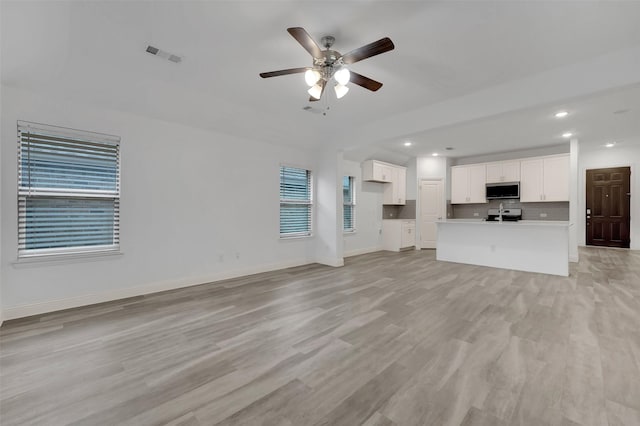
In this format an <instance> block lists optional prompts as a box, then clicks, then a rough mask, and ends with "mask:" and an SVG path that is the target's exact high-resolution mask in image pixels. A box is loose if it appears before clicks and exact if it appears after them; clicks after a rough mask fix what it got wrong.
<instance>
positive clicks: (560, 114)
mask: <svg viewBox="0 0 640 426" xmlns="http://www.w3.org/2000/svg"><path fill="white" fill-rule="evenodd" d="M567 115H569V113H568V112H567V111H558V112H556V115H555V117H556V118H565V117H566V116H567Z"/></svg>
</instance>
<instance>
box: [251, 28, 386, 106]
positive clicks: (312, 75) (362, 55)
mask: <svg viewBox="0 0 640 426" xmlns="http://www.w3.org/2000/svg"><path fill="white" fill-rule="evenodd" d="M287 31H288V32H289V34H291V35H292V36H293V38H295V39H296V40H297V41H298V43H300V44H301V45H302V47H304V48H305V50H306V51H307V52H309V53H310V54H311V56H312V57H313V66H311V67H302V68H289V69H286V70H278V71H271V72H263V73H260V77H262V78H269V77H277V76H279V75H287V74H300V73H304V78H305V81H306V83H307V84H308V85H309V86H311V88H310V89H309V90H308V93H309V95H310V98H309V101H317V100H319V99H320V98H321V97H322V94H323V93H324V89H325V87H326V85H327V83H328V82H329V81H330V80H331V79H332V78H333V79H334V80H335V81H336V83H337V84H336V85H335V86H334V90H335V92H336V96H337V98H338V99H340V98H341V97H343V96H344V95H346V94H347V92H348V91H349V88H348V87H347V83H349V82H351V83H353V84H357V85H358V86H361V87H364V88H365V89H368V90H371V91H372V92H375V91H376V90H378V89H379V88H381V87H382V83H380V82H379V81H375V80H373V79H371V78H369V77H365V76H363V75H360V74H358V73H356V72H353V71H350V70H349V69H348V68H347V65H351V64H355V63H356V62H358V61H362V60H363V59H367V58H370V57H372V56H376V55H379V54H381V53H385V52H388V51H390V50H393V48H394V47H395V46H394V45H393V42H392V41H391V39H389V38H388V37H385V38H382V39H380V40H378V41H374V42H373V43H369V44H367V45H365V46H362V47H360V48H358V49H354V50H352V51H350V52H349V53H346V54H344V55H342V54H341V53H340V52H337V51H335V50H331V46H333V43H334V42H335V38H334V37H332V36H324V37H322V39H321V40H320V43H321V44H322V46H323V47H324V48H325V50H322V49H320V46H318V44H317V43H316V42H315V41H314V40H313V38H311V36H310V35H309V33H307V32H306V31H305V29H304V28H301V27H293V28H287Z"/></svg>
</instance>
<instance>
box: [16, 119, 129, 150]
mask: <svg viewBox="0 0 640 426" xmlns="http://www.w3.org/2000/svg"><path fill="white" fill-rule="evenodd" d="M17 126H18V131H23V129H24V130H30V129H33V130H34V131H36V132H37V131H38V130H40V131H42V132H44V133H47V134H48V135H49V136H51V134H54V135H60V136H66V137H71V138H81V139H86V140H87V141H88V142H94V143H96V142H97V143H108V144H112V145H119V144H120V141H121V138H120V136H117V135H110V134H108V133H100V132H92V131H89V130H80V129H74V128H71V127H62V126H54V125H51V124H43V123H35V122H32V121H25V120H18V121H17Z"/></svg>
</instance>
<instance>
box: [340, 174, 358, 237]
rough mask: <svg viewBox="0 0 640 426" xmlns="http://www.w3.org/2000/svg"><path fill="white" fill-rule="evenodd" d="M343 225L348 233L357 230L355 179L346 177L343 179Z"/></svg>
mask: <svg viewBox="0 0 640 426" xmlns="http://www.w3.org/2000/svg"><path fill="white" fill-rule="evenodd" d="M342 198H343V204H344V205H343V209H342V219H343V220H342V225H343V229H344V231H346V232H353V231H355V229H356V193H355V178H354V177H353V176H344V177H343V179H342Z"/></svg>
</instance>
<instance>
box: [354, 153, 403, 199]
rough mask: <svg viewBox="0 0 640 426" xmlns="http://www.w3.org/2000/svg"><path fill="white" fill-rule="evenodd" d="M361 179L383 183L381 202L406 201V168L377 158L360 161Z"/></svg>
mask: <svg viewBox="0 0 640 426" xmlns="http://www.w3.org/2000/svg"><path fill="white" fill-rule="evenodd" d="M362 180H363V181H367V182H381V183H384V184H385V185H384V195H383V197H382V204H396V205H398V204H400V205H404V204H406V202H407V169H406V168H405V167H402V166H396V165H395V164H390V163H385V162H383V161H377V160H367V161H365V162H363V163H362Z"/></svg>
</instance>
